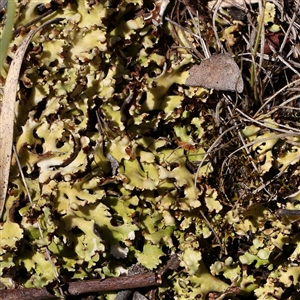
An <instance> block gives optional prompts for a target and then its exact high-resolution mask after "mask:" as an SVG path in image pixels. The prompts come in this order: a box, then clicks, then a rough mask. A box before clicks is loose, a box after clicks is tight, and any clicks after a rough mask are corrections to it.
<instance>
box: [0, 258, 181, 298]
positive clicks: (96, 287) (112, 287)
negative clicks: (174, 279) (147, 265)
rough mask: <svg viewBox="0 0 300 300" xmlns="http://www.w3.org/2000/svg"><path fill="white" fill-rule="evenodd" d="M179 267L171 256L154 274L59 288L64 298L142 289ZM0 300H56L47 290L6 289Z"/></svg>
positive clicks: (154, 284) (0, 292)
mask: <svg viewBox="0 0 300 300" xmlns="http://www.w3.org/2000/svg"><path fill="white" fill-rule="evenodd" d="M178 266H179V259H178V257H177V256H176V255H172V256H171V257H170V259H169V261H168V262H167V263H166V265H165V266H164V267H163V268H162V269H160V270H159V271H158V272H157V273H156V272H143V273H141V274H137V275H132V276H121V277H117V278H107V279H104V280H99V279H93V280H80V281H74V282H69V283H66V284H65V285H63V286H61V289H62V290H63V291H64V294H65V295H66V296H76V295H79V294H87V293H95V292H98V293H104V292H109V291H120V290H133V289H138V288H143V287H152V286H159V285H161V283H162V278H161V277H162V275H163V273H164V272H165V271H167V270H168V269H171V270H174V269H176V268H177V267H178ZM0 299H5V300H43V299H58V297H57V296H55V295H53V292H52V293H51V290H50V289H49V288H46V287H44V288H42V289H37V288H29V289H25V288H24V289H23V288H19V289H8V290H0Z"/></svg>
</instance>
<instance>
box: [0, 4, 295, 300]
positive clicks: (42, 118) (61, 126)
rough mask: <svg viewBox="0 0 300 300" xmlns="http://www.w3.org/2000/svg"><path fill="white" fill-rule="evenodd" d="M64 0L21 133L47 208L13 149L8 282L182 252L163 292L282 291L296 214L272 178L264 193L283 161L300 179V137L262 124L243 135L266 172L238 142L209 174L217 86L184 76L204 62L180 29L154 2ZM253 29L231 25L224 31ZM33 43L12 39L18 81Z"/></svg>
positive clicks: (24, 11)
mask: <svg viewBox="0 0 300 300" xmlns="http://www.w3.org/2000/svg"><path fill="white" fill-rule="evenodd" d="M40 2H41V3H43V4H45V5H46V6H47V5H48V4H50V2H51V1H46V0H45V1H40ZM60 2H61V8H59V9H58V10H57V12H56V13H55V14H54V15H53V16H51V18H52V17H54V16H55V17H63V18H64V20H63V21H62V22H60V23H59V24H55V25H51V26H50V27H47V28H45V29H43V30H42V31H41V32H40V33H39V34H37V35H36V36H35V37H34V39H33V41H32V44H31V46H30V49H29V51H28V54H27V56H26V59H25V60H24V63H23V70H22V74H21V77H20V87H19V91H18V101H17V111H16V127H15V144H16V150H17V153H18V156H19V159H20V162H21V166H22V170H23V172H24V175H25V180H26V184H27V186H28V188H29V192H30V195H31V197H32V199H33V203H34V205H33V206H31V205H30V204H29V201H28V195H27V193H26V189H25V186H24V183H23V181H22V179H21V176H20V170H19V169H18V167H17V164H16V159H15V157H14V159H13V162H12V169H11V176H10V189H9V193H8V198H7V203H6V214H5V218H4V219H5V220H4V222H3V223H1V225H0V230H1V247H0V273H1V276H2V278H1V281H2V282H3V283H4V284H5V285H6V286H8V287H12V286H13V282H16V283H18V284H22V285H23V286H24V287H43V286H45V285H47V284H49V283H51V282H55V281H56V280H57V278H56V275H55V273H57V274H58V276H59V278H64V280H69V281H71V280H76V279H87V278H106V277H113V276H119V275H121V274H123V273H126V270H127V269H128V268H129V267H130V266H132V265H133V264H136V263H139V264H141V265H142V266H144V267H145V268H147V269H149V270H156V269H157V268H159V267H160V266H163V264H164V263H165V262H166V260H167V258H168V256H169V255H170V254H172V253H177V254H178V256H179V258H180V261H181V263H180V267H181V269H180V270H177V271H175V272H173V273H172V274H169V277H168V278H165V279H164V284H163V286H162V287H160V288H159V289H158V293H157V295H158V298H159V299H191V300H192V299H205V297H206V296H207V295H208V294H210V295H212V296H213V295H214V296H215V297H217V295H219V296H221V295H222V294H223V295H224V297H225V295H227V294H230V295H231V294H242V295H244V296H248V295H253V294H251V293H253V291H254V290H255V292H254V293H255V296H256V297H257V298H259V299H265V298H264V297H269V298H268V299H274V298H272V297H275V296H276V297H280V296H282V295H284V293H285V292H286V290H288V289H292V288H294V287H295V286H297V281H298V277H299V274H300V268H299V266H298V264H297V261H298V255H299V253H298V252H299V239H300V235H299V234H298V233H295V231H296V227H297V223H295V222H292V221H291V220H290V219H281V218H278V217H277V216H276V215H275V213H274V210H276V209H277V208H281V202H280V201H279V202H280V203H279V205H278V206H277V204H276V203H275V202H276V201H273V202H272V203H273V204H270V202H268V201H267V200H266V197H265V196H266V195H265V193H264V190H263V188H261V189H260V190H259V191H256V192H257V194H256V195H253V196H251V190H252V191H253V190H256V189H259V188H260V187H261V184H262V183H261V182H260V180H259V178H260V177H259V176H262V177H263V176H266V181H267V179H268V176H271V175H272V174H273V173H274V172H273V171H274V170H276V172H277V173H279V172H283V173H284V172H289V173H288V174H289V178H290V180H291V181H293V182H294V185H295V186H296V184H297V183H298V176H299V175H298V172H299V171H298V160H299V158H298V156H299V154H298V150H299V145H298V144H297V143H298V142H299V138H298V137H295V136H293V135H291V136H290V137H288V138H287V142H289V141H290V142H293V143H294V145H293V144H291V143H287V142H286V139H285V138H283V137H278V134H279V133H280V132H279V131H277V129H278V128H279V127H280V126H279V125H278V124H279V123H280V122H279V120H278V118H277V119H276V116H272V118H270V117H269V118H265V119H264V120H263V122H265V124H268V126H269V129H262V127H261V126H259V125H257V126H255V125H250V124H247V125H246V126H244V128H243V130H241V133H242V135H243V137H244V138H245V139H246V140H247V142H248V143H250V146H249V147H250V149H251V151H252V152H253V157H255V159H257V161H259V164H260V168H259V172H260V173H259V176H258V175H257V173H255V171H253V170H252V167H251V164H250V158H249V157H247V155H246V154H245V152H243V150H241V151H239V152H237V153H235V154H232V156H230V153H232V152H234V150H236V149H237V148H239V145H236V148H234V145H233V146H230V147H228V148H226V147H225V150H220V152H219V153H218V151H215V152H213V153H212V154H210V155H209V156H208V157H207V158H206V160H205V162H204V163H203V164H202V166H201V168H200V170H199V172H198V178H197V179H196V178H195V177H196V171H197V166H198V165H199V162H200V161H201V160H202V159H203V157H204V155H205V153H206V151H207V150H208V148H209V146H210V145H211V144H212V141H213V140H214V139H215V138H216V137H217V136H218V128H217V126H216V123H215V116H214V114H213V112H214V110H215V107H214V106H213V105H215V103H212V100H211V99H213V97H215V95H213V94H212V92H210V91H208V90H205V89H203V88H201V87H187V86H186V85H184V83H185V80H186V78H187V76H188V72H187V69H188V68H189V67H190V66H191V65H192V64H193V63H195V58H193V57H192V55H191V54H190V52H189V51H187V49H185V48H184V47H178V44H177V41H176V39H175V37H174V30H178V32H177V34H178V35H180V34H182V33H180V31H179V29H174V28H173V27H172V26H171V24H170V23H168V22H164V23H163V25H162V26H156V25H154V24H153V23H152V22H151V19H147V18H145V15H146V14H147V12H148V11H149V9H148V8H147V5H148V4H149V3H147V1H143V0H137V1H126V0H125V1H119V2H118V1H102V0H101V1H60ZM170 5H171V6H172V3H171V4H170ZM17 10H18V16H17V21H16V23H15V26H16V27H19V26H21V25H25V24H27V23H29V22H30V21H31V20H32V19H33V18H34V17H36V16H37V14H38V12H37V9H36V1H28V2H26V4H24V3H19V4H18V8H17ZM191 24H192V23H190V25H191ZM239 24H240V23H239ZM240 26H241V25H239V27H232V26H228V27H226V30H227V33H226V34H227V35H224V36H223V37H224V39H226V36H227V37H230V38H231V39H233V32H234V31H235V30H237V28H240ZM228 30H229V31H230V30H231V32H230V33H228V32H229V31H228ZM224 32H225V31H224ZM224 34H225V33H224ZM187 35H188V34H187ZM188 38H189V39H190V40H191V41H192V43H195V39H194V38H193V37H192V36H191V35H188ZM23 39H24V36H22V34H21V35H19V36H17V37H15V38H14V39H13V41H12V42H11V46H10V49H9V53H8V59H7V62H6V64H5V67H4V70H3V71H2V75H1V76H2V77H1V79H2V82H3V83H4V80H5V77H6V73H7V70H8V68H9V61H10V59H12V58H13V56H14V52H15V49H16V47H17V46H18V45H20V43H21V42H22V40H23ZM183 40H184V39H183ZM234 43H235V42H234ZM209 99H210V100H209ZM221 113H222V112H221ZM286 124H287V125H288V122H287V123H286ZM229 140H230V138H228V141H227V142H228V143H229V142H232V141H233V142H235V137H234V138H232V141H229ZM225 142H226V141H225ZM284 145H288V147H286V148H285V147H284ZM241 153H242V154H241ZM225 158H226V159H227V158H228V160H227V161H226V163H228V164H229V166H228V165H226V166H224V165H222V162H223V161H225ZM217 159H219V160H217ZM291 167H292V169H291ZM247 168H248V169H247ZM270 170H272V172H271V171H270ZM195 180H196V184H195ZM281 183H282V182H281V181H280V180H279V181H277V184H279V185H280V184H281ZM292 184H293V183H288V182H286V188H283V187H281V188H282V191H281V194H282V195H284V193H287V192H289V191H291V192H292V191H293V188H292V187H291V186H289V185H292ZM221 185H223V186H221ZM275 187H276V185H274V186H272V188H275ZM261 191H262V192H261ZM260 192H261V193H260ZM225 194H226V195H228V197H229V198H226V197H225ZM245 194H246V195H245ZM297 197H300V196H298V195H296V196H295V197H294V198H293V199H297V200H300V199H298V198H297ZM295 203H296V202H293V201H291V202H289V203H288V207H290V208H295V206H296V204H297V203H296V204H295ZM272 205H273V206H272ZM200 211H201V212H202V213H203V214H204V215H205V216H206V218H207V220H205V219H204V218H203V216H202V215H201V213H200ZM38 223H39V224H40V226H41V229H42V230H41V232H40V230H39V227H38ZM212 229H213V231H214V232H213V231H212ZM41 233H42V235H41ZM216 236H217V237H218V238H219V239H220V241H221V245H219V243H218V240H217V238H216ZM46 249H48V250H49V251H50V253H51V259H52V261H51V262H50V261H49V260H48V258H47V256H46ZM293 263H294V264H293ZM53 266H54V270H53ZM233 288H235V290H234V291H235V293H233ZM231 289H232V290H231ZM267 295H268V296H267ZM105 297H107V299H112V298H113V295H110V296H105Z"/></svg>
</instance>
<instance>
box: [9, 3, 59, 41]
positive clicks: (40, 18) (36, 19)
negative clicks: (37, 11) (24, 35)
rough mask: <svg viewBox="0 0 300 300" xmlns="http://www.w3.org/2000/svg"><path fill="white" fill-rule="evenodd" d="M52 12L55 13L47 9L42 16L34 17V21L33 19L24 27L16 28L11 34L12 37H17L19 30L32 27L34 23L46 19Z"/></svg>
mask: <svg viewBox="0 0 300 300" xmlns="http://www.w3.org/2000/svg"><path fill="white" fill-rule="evenodd" d="M54 11H55V10H53V9H49V10H47V11H46V12H45V13H43V14H42V15H40V16H38V17H36V18H35V19H33V20H32V21H30V22H29V23H27V24H26V25H24V26H21V27H19V28H17V29H16V30H15V31H14V32H13V36H14V35H17V34H18V33H20V32H21V30H22V29H23V28H27V27H29V26H31V25H33V24H34V23H36V22H38V21H40V20H42V19H43V18H45V17H47V16H48V15H51V14H52V13H53V12H54Z"/></svg>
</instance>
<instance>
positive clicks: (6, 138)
mask: <svg viewBox="0 0 300 300" xmlns="http://www.w3.org/2000/svg"><path fill="white" fill-rule="evenodd" d="M61 20H62V18H56V19H53V20H49V21H47V22H45V23H44V24H42V25H41V26H39V27H38V28H36V29H34V30H32V31H30V32H29V34H28V35H27V37H26V38H25V39H24V41H23V42H22V44H21V45H20V47H19V48H18V50H17V51H16V54H15V57H14V59H13V61H12V62H11V65H10V68H9V72H8V74H7V78H6V83H5V86H4V92H3V101H2V109H1V115H0V170H1V171H0V172H1V173H0V218H1V217H2V213H3V210H4V206H5V199H6V192H7V186H8V180H9V171H10V165H11V154H12V143H13V133H14V119H15V101H16V93H17V86H18V82H19V75H20V69H21V66H22V61H23V58H24V55H25V53H26V50H27V47H28V45H29V43H30V41H31V39H32V38H33V36H34V35H35V34H36V33H37V32H38V31H39V30H41V29H42V28H43V27H45V26H47V25H49V24H51V23H54V22H59V21H61Z"/></svg>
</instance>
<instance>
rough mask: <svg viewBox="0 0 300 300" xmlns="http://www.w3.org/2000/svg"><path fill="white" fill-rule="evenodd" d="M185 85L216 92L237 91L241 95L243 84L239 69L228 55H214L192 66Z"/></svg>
mask: <svg viewBox="0 0 300 300" xmlns="http://www.w3.org/2000/svg"><path fill="white" fill-rule="evenodd" d="M189 74H190V76H189V77H188V78H187V80H186V82H185V84H186V85H188V86H201V87H204V88H207V89H215V90H217V91H233V92H234V91H237V92H238V93H241V92H242V91H243V89H244V82H243V79H242V75H241V72H240V69H239V67H238V65H237V64H236V62H235V61H234V59H233V58H232V57H231V56H230V55H229V54H228V53H222V54H216V55H213V56H211V57H210V58H208V59H205V60H203V61H202V62H201V64H200V65H194V66H193V67H192V68H191V69H190V70H189Z"/></svg>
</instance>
